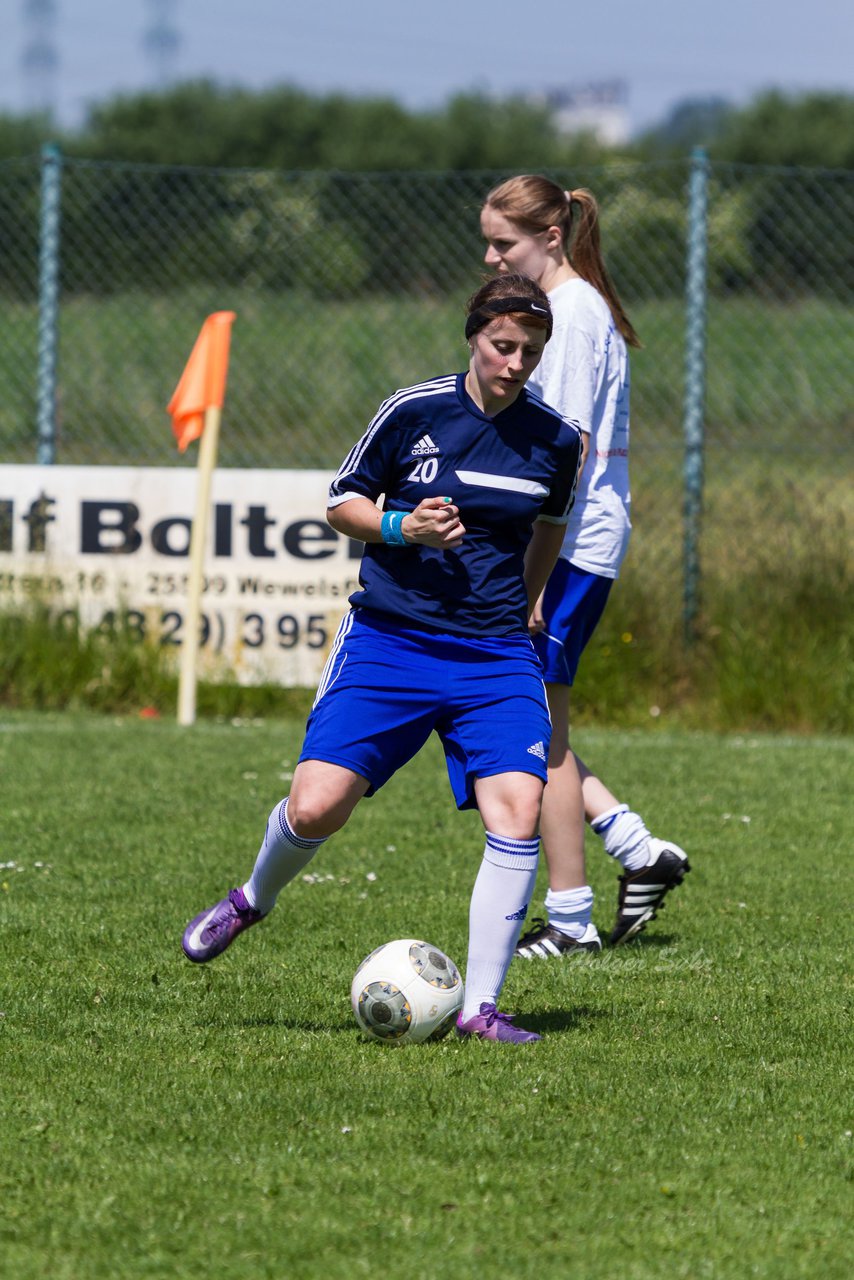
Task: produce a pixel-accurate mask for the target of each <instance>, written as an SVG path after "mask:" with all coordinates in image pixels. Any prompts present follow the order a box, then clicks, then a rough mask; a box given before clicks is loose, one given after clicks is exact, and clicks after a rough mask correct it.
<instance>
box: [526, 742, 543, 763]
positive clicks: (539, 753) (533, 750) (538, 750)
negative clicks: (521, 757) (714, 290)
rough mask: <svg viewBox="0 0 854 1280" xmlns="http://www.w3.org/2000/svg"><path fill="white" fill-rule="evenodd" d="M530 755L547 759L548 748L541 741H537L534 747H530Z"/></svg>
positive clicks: (539, 758)
mask: <svg viewBox="0 0 854 1280" xmlns="http://www.w3.org/2000/svg"><path fill="white" fill-rule="evenodd" d="M528 755H529V756H536V757H537V759H538V760H545V758H546V749H545V747H544V746H543V744H542V743H541V742H535V743H534V745H533V746H532V747H528Z"/></svg>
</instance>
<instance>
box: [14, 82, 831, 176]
mask: <svg viewBox="0 0 854 1280" xmlns="http://www.w3.org/2000/svg"><path fill="white" fill-rule="evenodd" d="M48 140H52V141H56V142H58V143H59V144H60V146H61V147H62V149H63V151H64V152H65V153H66V154H67V155H69V156H72V157H81V158H86V159H90V160H105V161H106V160H109V161H127V162H130V163H152V164H163V165H192V166H207V167H215V168H238V167H246V168H256V169H278V170H288V171H299V170H338V171H343V172H362V173H365V172H390V171H395V172H413V171H418V170H421V171H425V170H432V171H438V170H451V171H464V170H468V171H471V170H498V169H502V170H507V169H517V170H524V171H533V170H541V169H556V170H564V169H567V168H572V167H574V166H577V165H579V164H581V165H591V164H599V163H604V162H607V161H610V160H613V159H614V158H615V157H618V158H626V159H634V160H655V159H663V158H665V159H666V158H671V157H674V156H677V155H684V154H685V153H686V152H687V151H688V150H690V149H691V148H692V147H694V146H697V145H704V146H706V147H707V149H708V152H709V155H710V157H711V158H712V159H713V160H715V161H720V162H730V163H737V164H764V165H797V166H809V167H816V168H830V169H852V170H854V95H850V94H843V93H807V94H797V95H787V94H784V93H782V92H777V91H775V92H768V93H764V94H761V95H759V96H758V97H757V98H756V99H755V100H754V101H753V102H752V103H750V104H749V105H747V106H746V107H743V108H739V109H736V108H734V107H732V106H730V105H729V104H727V103H726V102H725V101H724V100H721V99H715V98H712V99H698V100H686V101H684V102H681V103H679V104H677V105H676V106H675V107H674V108H673V109H672V111H671V112H670V113H669V114H668V115H667V116H666V118H665V119H664V120H662V121H661V123H660V124H658V125H657V126H655V127H654V128H651V129H649V130H647V131H646V132H645V133H644V134H642V135H641V136H640V137H637V138H635V139H633V140H632V141H631V142H630V143H627V144H624V145H621V146H618V147H613V146H611V147H609V146H605V145H604V144H602V143H601V142H599V141H597V140H596V139H595V138H594V137H593V136H592V135H589V134H582V135H573V136H568V135H566V134H563V133H561V132H560V131H559V129H558V128H557V127H556V124H555V121H554V119H553V117H552V115H551V113H550V112H549V110H548V108H547V107H546V106H544V105H538V104H534V103H531V102H530V101H528V100H527V99H525V98H523V97H508V98H505V99H495V98H492V97H490V96H488V95H485V94H477V93H464V94H458V95H455V96H453V97H451V98H450V99H449V100H448V101H447V102H446V103H445V104H444V105H443V106H441V107H439V108H437V109H434V110H428V111H415V110H408V109H406V108H405V107H403V106H401V105H400V104H399V103H397V102H395V101H394V100H393V99H389V98H371V97H350V96H347V95H345V94H341V93H333V94H325V95H318V94H312V93H308V92H306V91H303V90H301V89H298V88H295V87H293V86H289V85H282V86H279V87H277V88H273V89H267V90H263V91H257V92H256V91H250V90H245V89H239V88H232V87H223V86H220V85H217V84H216V83H214V82H212V81H206V80H201V81H188V82H185V83H183V84H178V85H176V86H174V87H172V88H170V89H167V90H160V91H157V92H147V93H138V94H133V95H119V96H116V97H113V98H109V99H106V100H104V101H103V102H101V103H97V104H95V105H94V106H92V107H91V108H90V109H89V111H88V114H87V115H86V117H85V119H84V121H83V123H82V124H81V125H80V126H79V128H77V129H75V130H72V131H69V130H59V129H57V128H55V127H54V126H53V124H52V122H51V120H50V119H49V118H47V117H45V116H40V115H23V116H20V115H8V114H5V115H3V114H0V159H4V158H11V157H21V156H25V155H29V154H31V153H32V152H34V151H37V150H38V149H39V148H40V146H41V144H42V143H44V142H45V141H48Z"/></svg>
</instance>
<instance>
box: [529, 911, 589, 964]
mask: <svg viewBox="0 0 854 1280" xmlns="http://www.w3.org/2000/svg"><path fill="white" fill-rule="evenodd" d="M531 925H532V928H530V929H529V930H528V932H527V933H523V934H522V937H521V938H520V939H519V941H518V942H517V944H516V950H515V951H514V952H513V954H514V956H518V957H519V959H521V960H551V959H552V958H556V959H558V960H561V959H562V958H563V957H564V956H569V955H576V956H577V955H581V953H582V952H583V951H601V950H602V941H601V939H600V937H599V934H598V933H597V932H596V927H595V925H592V924H589V925H588V926H587V931H586V933H585V935H584V937H583V938H571V937H570V936H569V934H568V933H563V932H562V931H561V930H560V929H556V928H555V927H554V925H551V924H549V922H548V920H543V918H542V916H537V917H536V918H535V919H534V920H532V921H531Z"/></svg>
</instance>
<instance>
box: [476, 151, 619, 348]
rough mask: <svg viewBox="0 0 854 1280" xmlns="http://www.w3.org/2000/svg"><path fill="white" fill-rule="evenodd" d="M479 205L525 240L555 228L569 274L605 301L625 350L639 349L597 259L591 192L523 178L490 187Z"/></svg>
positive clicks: (596, 228)
mask: <svg viewBox="0 0 854 1280" xmlns="http://www.w3.org/2000/svg"><path fill="white" fill-rule="evenodd" d="M484 205H489V207H490V208H491V209H494V210H495V211H496V213H503V214H504V216H505V218H509V220H510V221H511V222H514V223H515V224H516V226H517V227H519V228H520V230H522V231H524V232H525V234H526V235H536V234H538V233H539V232H542V231H545V230H547V228H549V227H560V230H561V235H562V238H563V250H564V253H565V254H566V257H567V261H568V262H569V264H570V266H571V267H572V269H573V271H577V272H578V274H579V275H580V276H581V278H582V280H586V281H587V283H588V284H590V285H592V286H593V288H594V289H595V290H596V291H597V293H600V294H601V295H602V297H603V298H604V299H605V301H606V302H607V304H608V308H609V310H610V312H611V315H612V316H613V317H614V324H615V325H616V326H617V328H618V329H619V331H620V333H621V334H622V335H623V337H624V338H625V340H626V342H627V343H628V344H629V346H630V347H640V346H641V345H642V344H641V340H640V338H639V337H638V335H637V334H636V333H635V331H634V329H633V327H632V324H631V321H630V320H629V317H628V316H627V315H626V312H625V309H624V308H623V304H622V302H621V301H620V298H619V294H618V293H617V290H616V288H615V287H614V283H613V281H612V280H611V277H610V276H609V275H608V270H607V268H606V266H605V262H604V259H603V257H602V248H601V238H600V233H599V206H598V205H597V203H596V198H595V196H593V195H592V193H591V192H589V191H587V190H586V189H585V188H584V187H579V188H578V189H577V190H575V191H564V190H562V189H561V188H560V187H559V186H558V185H557V183H556V182H552V181H551V179H550V178H544V177H542V176H541V175H540V174H533V173H525V174H521V175H520V176H519V177H516V178H508V179H507V181H506V182H501V183H499V185H498V186H497V187H493V188H492V190H491V191H490V192H489V194H488V195H487V197H486V199H485V200H484Z"/></svg>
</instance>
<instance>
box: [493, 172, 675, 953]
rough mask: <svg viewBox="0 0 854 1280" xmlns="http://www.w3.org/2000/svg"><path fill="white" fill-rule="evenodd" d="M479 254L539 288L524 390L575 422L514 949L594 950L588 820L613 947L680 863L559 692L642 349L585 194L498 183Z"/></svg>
mask: <svg viewBox="0 0 854 1280" xmlns="http://www.w3.org/2000/svg"><path fill="white" fill-rule="evenodd" d="M481 229H482V231H483V235H484V238H485V239H486V242H487V250H486V257H485V261H486V264H487V266H489V267H491V268H492V269H493V270H494V271H496V272H497V273H498V274H499V275H501V274H504V273H508V272H517V271H521V272H524V273H525V274H526V275H529V276H531V277H532V278H533V279H535V280H537V281H538V282H539V284H540V285H542V287H543V289H545V290H546V292H547V293H548V296H549V302H550V303H551V308H552V314H553V316H554V333H553V335H552V338H551V341H550V342H549V345H548V348H547V350H546V351H545V353H544V355H543V359H542V361H541V363H540V365H539V367H538V368H537V370H536V371H535V372H534V374H533V375H532V376H531V380H530V384H529V385H530V388H531V390H532V391H536V392H539V394H540V395H541V396H542V397H543V399H544V400H545V401H546V402H547V403H548V404H551V405H553V406H554V407H555V408H556V409H559V410H560V412H561V413H562V414H564V416H566V417H568V418H570V419H571V420H573V421H575V422H577V423H578V424H579V426H580V427H581V431H582V433H583V439H584V446H583V452H584V463H583V470H582V474H581V478H580V480H579V483H578V493H577V497H576V502H575V506H574V508H573V511H572V514H571V516H570V520H569V524H568V526H567V531H566V537H565V540H564V544H563V547H562V549H561V553H560V560H559V562H558V565H557V567H556V568H555V571H554V573H553V574H552V576H551V578H550V580H549V584H548V586H547V588H546V591H545V593H544V596H543V598H542V600H541V601H540V602H538V605H537V608H536V610H535V615H534V621H533V629H534V630H535V633H536V634H535V640H534V643H535V646H536V648H537V652H538V654H539V656H540V659H541V661H542V663H543V668H544V672H545V680H546V689H547V694H548V702H549V710H550V712H551V719H552V745H551V751H550V755H549V782H548V786H547V788H546V792H545V796H544V799H543V810H542V821H541V827H540V831H541V835H542V840H543V849H544V851H545V854H546V860H547V862H548V867H549V892H548V895H547V897H546V911H547V914H548V920H547V921H546V920H537V921H534V922H533V928H532V929H531V930H529V931H528V933H527V934H525V936H524V937H523V938H522V939H521V940H520V943H519V946H518V948H517V955H520V956H523V957H524V958H526V959H533V958H535V957H536V958H548V957H551V956H561V955H564V954H567V953H571V952H573V951H579V950H586V951H598V950H600V949H601V945H602V944H601V941H600V939H599V934H598V931H597V930H596V928H595V926H594V925H593V924H592V923H591V914H592V907H593V893H592V890H591V889H590V886H589V885H588V884H587V872H586V868H585V861H584V820H585V818H586V819H587V821H588V822H589V823H590V824H591V826H592V828H593V830H594V831H595V832H596V833H597V834H598V835H599V836H601V837H602V839H603V841H604V845H605V849H606V851H607V852H608V853H609V854H611V855H612V856H613V857H614V858H616V859H618V860H619V862H620V863H621V865H622V867H623V874H622V876H621V877H620V887H619V894H618V903H617V918H616V922H615V924H614V927H613V929H612V931H611V934H610V938H609V941H610V943H611V945H612V946H613V945H616V944H617V943H620V942H624V941H626V940H627V939H629V938H632V937H634V936H635V935H636V934H638V933H639V932H640V931H641V929H643V928H644V926H645V925H646V924H647V923H648V921H650V920H651V919H653V917H654V916H655V913H656V910H657V909H658V908H659V907H660V906H661V905H662V902H663V900H664V898H665V895H666V894H667V893H668V892H669V891H670V890H671V889H673V888H675V887H676V885H678V884H680V883H681V881H682V879H683V877H684V875H685V872H686V871H688V870H689V865H688V861H687V858H686V856H685V853H684V852H683V850H682V849H680V848H679V846H678V845H675V844H673V843H671V842H670V841H664V840H659V839H657V838H656V837H654V836H651V835H650V833H649V831H648V830H647V828H646V825H645V824H644V822H643V819H642V818H641V817H640V816H639V815H638V814H637V813H635V812H633V811H632V810H631V809H630V808H629V806H628V805H626V804H620V803H619V802H618V800H617V798H616V796H614V795H613V794H612V792H611V791H609V789H608V788H607V787H606V786H605V784H604V783H603V782H602V781H601V780H600V779H599V778H598V777H596V776H595V775H594V774H593V773H592V772H591V770H590V769H588V767H587V766H586V765H585V763H584V762H583V760H581V759H580V757H579V756H577V755H576V754H575V753H574V752H573V751H572V750H571V748H570V746H569V690H570V686H571V685H572V683H573V680H574V679H575V673H576V670H577V667H578V662H579V659H580V657H581V653H582V650H583V649H584V647H585V645H586V644H587V642H588V640H589V639H590V637H591V635H592V634H593V631H594V629H595V627H596V625H597V623H598V621H599V619H600V617H601V615H602V611H603V609H604V607H605V602H606V600H607V598H608V593H609V591H610V589H611V585H612V583H613V581H614V579H615V578H616V577H617V575H618V574H619V570H620V565H621V563H622V561H623V557H624V555H625V553H626V548H627V546H628V541H629V534H630V531H631V522H630V519H629V511H630V492H629V360H628V352H627V345H628V346H635V347H638V346H640V342H639V340H638V337H637V334H636V333H635V331H634V329H633V328H632V326H631V323H630V322H629V319H628V316H627V315H626V313H625V311H624V309H623V307H622V304H621V303H620V299H619V297H618V296H617V292H616V289H615V288H614V285H613V283H612V282H611V279H610V277H609V276H608V272H607V270H606V268H605V264H604V261H603V259H602V254H601V250H600V237H599V219H598V209H597V205H596V201H595V199H594V197H593V196H592V195H591V194H590V192H589V191H585V190H583V189H579V190H577V191H564V190H562V188H560V187H559V186H557V184H556V183H554V182H552V181H551V180H550V179H548V178H545V177H541V176H539V175H536V174H525V175H522V176H519V177H515V178H510V179H508V180H507V181H506V182H502V183H501V184H500V185H499V186H497V187H495V188H494V189H493V190H492V191H490V192H489V194H488V195H487V197H486V200H485V201H484V204H483V208H482V210H481Z"/></svg>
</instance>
